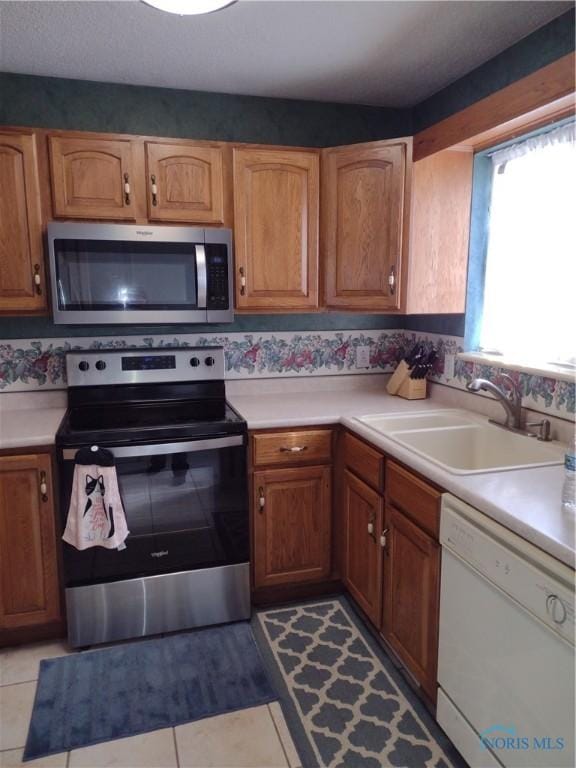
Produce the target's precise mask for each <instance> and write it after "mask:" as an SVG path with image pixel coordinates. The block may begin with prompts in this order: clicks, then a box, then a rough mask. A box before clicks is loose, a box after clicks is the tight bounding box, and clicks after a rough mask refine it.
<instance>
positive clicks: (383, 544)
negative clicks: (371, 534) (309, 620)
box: [380, 528, 388, 549]
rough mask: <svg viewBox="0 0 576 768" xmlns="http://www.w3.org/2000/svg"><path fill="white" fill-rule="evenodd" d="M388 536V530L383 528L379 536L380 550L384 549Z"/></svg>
mask: <svg viewBox="0 0 576 768" xmlns="http://www.w3.org/2000/svg"><path fill="white" fill-rule="evenodd" d="M387 534H388V528H385V529H384V530H383V531H382V533H381V534H380V546H381V547H382V549H386V535H387Z"/></svg>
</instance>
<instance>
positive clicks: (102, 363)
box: [96, 360, 106, 371]
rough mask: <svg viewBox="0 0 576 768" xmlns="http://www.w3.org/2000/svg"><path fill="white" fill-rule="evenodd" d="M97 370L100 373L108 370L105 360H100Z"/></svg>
mask: <svg viewBox="0 0 576 768" xmlns="http://www.w3.org/2000/svg"><path fill="white" fill-rule="evenodd" d="M96 369H97V370H99V371H104V370H105V369H106V363H105V362H104V360H98V361H97V363H96Z"/></svg>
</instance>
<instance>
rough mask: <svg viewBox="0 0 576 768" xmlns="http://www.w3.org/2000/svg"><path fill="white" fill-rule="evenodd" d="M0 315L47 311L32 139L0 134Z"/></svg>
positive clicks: (31, 136) (40, 222)
mask: <svg viewBox="0 0 576 768" xmlns="http://www.w3.org/2000/svg"><path fill="white" fill-rule="evenodd" d="M0 179H1V180H2V181H1V183H0V312H19V311H20V312H26V311H28V312H36V311H40V310H43V309H46V306H47V304H46V281H45V276H44V256H43V253H42V209H41V205H40V188H39V182H38V160H37V151H36V137H35V136H34V135H33V134H18V133H0Z"/></svg>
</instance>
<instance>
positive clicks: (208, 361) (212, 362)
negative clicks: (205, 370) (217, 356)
mask: <svg viewBox="0 0 576 768" xmlns="http://www.w3.org/2000/svg"><path fill="white" fill-rule="evenodd" d="M204 362H205V363H206V365H207V366H208V367H209V368H212V366H213V365H215V363H216V360H214V358H213V357H207V358H205V360H204Z"/></svg>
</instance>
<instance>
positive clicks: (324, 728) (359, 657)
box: [257, 598, 464, 768]
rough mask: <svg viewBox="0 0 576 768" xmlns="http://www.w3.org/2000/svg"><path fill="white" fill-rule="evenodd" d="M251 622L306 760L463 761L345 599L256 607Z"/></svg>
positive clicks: (413, 766) (358, 767)
mask: <svg viewBox="0 0 576 768" xmlns="http://www.w3.org/2000/svg"><path fill="white" fill-rule="evenodd" d="M257 622H258V624H259V626H260V629H261V631H262V633H263V636H264V637H265V639H266V642H267V645H268V646H269V649H270V653H271V656H272V658H273V660H274V661H275V664H276V666H277V671H278V673H279V675H280V677H281V681H282V682H283V683H284V685H285V689H286V690H285V693H286V696H287V698H288V699H289V708H290V709H291V710H292V712H293V713H294V714H295V715H296V718H297V720H299V723H297V722H296V728H293V734H292V735H293V736H294V738H295V741H296V744H297V746H299V747H300V751H301V753H302V752H303V753H305V754H302V755H301V756H302V759H303V765H305V766H306V768H310V766H309V764H308V763H309V761H310V759H311V756H312V755H313V759H314V763H315V764H316V765H319V766H322V767H323V768H383V767H384V766H402V768H453V767H455V766H458V768H460V766H462V765H463V764H464V763H463V761H462V760H461V758H460V757H459V755H458V753H457V752H456V751H455V749H454V748H453V747H452V745H451V744H450V742H449V741H448V740H447V738H446V736H445V735H444V734H443V733H442V731H440V729H439V728H438V727H437V726H436V724H435V723H434V721H433V720H432V718H431V717H430V715H429V714H428V713H427V712H426V711H425V709H424V707H423V705H422V704H421V703H420V702H418V701H417V699H416V697H415V695H414V694H412V692H411V691H408V690H407V685H406V683H405V682H404V681H402V680H401V676H400V673H399V672H398V670H396V669H395V668H394V667H393V665H392V663H391V662H390V660H389V659H388V657H386V656H385V654H384V653H383V652H381V651H380V650H379V649H377V648H375V647H374V640H373V639H372V638H370V640H368V636H367V631H362V630H361V629H360V626H361V625H360V624H359V623H358V621H357V619H356V618H355V617H354V612H353V611H352V610H351V609H350V607H349V606H348V605H347V603H346V601H345V600H343V599H340V598H336V599H330V600H324V601H322V602H318V603H312V604H310V603H309V604H305V605H301V606H296V607H289V608H281V609H273V610H264V611H261V612H259V613H258V616H257ZM409 699H411V701H410V700H409ZM288 722H290V718H288ZM292 722H293V724H294V722H295V718H293V719H292ZM300 726H301V727H300ZM305 755H308V757H309V760H308V762H307V760H306V759H305Z"/></svg>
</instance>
